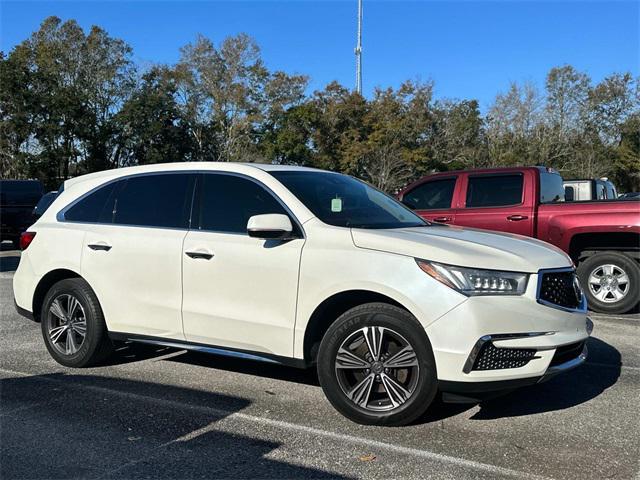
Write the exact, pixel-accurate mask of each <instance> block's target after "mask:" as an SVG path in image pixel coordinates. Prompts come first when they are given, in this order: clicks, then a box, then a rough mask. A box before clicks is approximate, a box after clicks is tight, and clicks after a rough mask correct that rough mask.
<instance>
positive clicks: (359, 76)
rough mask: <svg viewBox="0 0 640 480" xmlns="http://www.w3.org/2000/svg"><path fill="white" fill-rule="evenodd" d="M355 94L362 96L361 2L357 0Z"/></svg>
mask: <svg viewBox="0 0 640 480" xmlns="http://www.w3.org/2000/svg"><path fill="white" fill-rule="evenodd" d="M355 52H356V92H358V93H359V94H361V95H362V0H358V40H357V44H356V49H355Z"/></svg>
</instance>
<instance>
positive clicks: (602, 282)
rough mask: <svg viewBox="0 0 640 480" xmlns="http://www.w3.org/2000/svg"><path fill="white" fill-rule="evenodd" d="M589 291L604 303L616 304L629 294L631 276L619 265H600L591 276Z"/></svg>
mask: <svg viewBox="0 0 640 480" xmlns="http://www.w3.org/2000/svg"><path fill="white" fill-rule="evenodd" d="M588 284H589V291H590V292H591V294H592V295H593V296H594V297H596V298H597V299H598V300H600V301H601V302H603V303H616V302H619V301H620V300H622V299H623V298H624V297H626V296H627V293H629V276H628V275H627V272H625V271H624V270H623V269H622V268H620V267H619V266H618V265H613V264H610V263H608V264H605V265H598V266H597V267H596V268H594V269H593V270H592V271H591V273H590V274H589V280H588Z"/></svg>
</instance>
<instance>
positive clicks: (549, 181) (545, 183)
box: [540, 172, 574, 203]
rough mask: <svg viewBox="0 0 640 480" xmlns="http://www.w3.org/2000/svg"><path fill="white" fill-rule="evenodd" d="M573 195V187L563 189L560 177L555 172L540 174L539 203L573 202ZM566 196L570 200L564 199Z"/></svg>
mask: <svg viewBox="0 0 640 480" xmlns="http://www.w3.org/2000/svg"><path fill="white" fill-rule="evenodd" d="M567 188H568V189H569V190H567ZM567 192H569V193H567ZM573 194H574V191H573V187H572V186H567V187H564V185H563V181H562V177H561V176H560V175H559V174H557V173H555V172H540V203H557V202H564V201H565V200H567V201H571V200H573ZM567 195H569V196H570V197H571V198H570V199H569V198H566V197H567Z"/></svg>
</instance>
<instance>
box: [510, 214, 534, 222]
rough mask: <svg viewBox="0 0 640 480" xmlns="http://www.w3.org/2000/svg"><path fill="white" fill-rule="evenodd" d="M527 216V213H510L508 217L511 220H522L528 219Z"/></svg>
mask: <svg viewBox="0 0 640 480" xmlns="http://www.w3.org/2000/svg"><path fill="white" fill-rule="evenodd" d="M527 218H529V217H527V216H526V215H509V216H508V217H507V220H511V221H512V222H519V221H520V220H526V219H527Z"/></svg>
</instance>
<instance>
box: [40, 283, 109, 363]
mask: <svg viewBox="0 0 640 480" xmlns="http://www.w3.org/2000/svg"><path fill="white" fill-rule="evenodd" d="M40 317H41V318H40V324H41V327H42V336H43V337H44V343H45V345H46V346H47V350H49V353H50V354H51V356H52V357H53V359H54V360H55V361H56V362H58V363H59V364H61V365H64V366H66V367H90V366H93V365H96V364H99V363H101V362H103V361H104V360H105V359H106V358H107V357H108V356H109V355H110V354H111V352H112V351H113V345H112V344H111V341H110V340H109V337H108V334H107V327H106V325H105V322H104V316H103V314H102V309H101V308H100V304H99V303H98V299H97V297H96V294H95V293H94V292H93V290H92V289H91V287H90V286H89V284H88V283H87V282H85V281H84V280H83V279H81V278H69V279H65V280H61V281H59V282H58V283H56V284H55V285H53V286H52V287H51V289H50V290H49V291H48V292H47V295H46V297H45V299H44V303H43V305H42V313H41V315H40Z"/></svg>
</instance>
